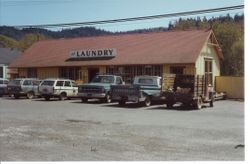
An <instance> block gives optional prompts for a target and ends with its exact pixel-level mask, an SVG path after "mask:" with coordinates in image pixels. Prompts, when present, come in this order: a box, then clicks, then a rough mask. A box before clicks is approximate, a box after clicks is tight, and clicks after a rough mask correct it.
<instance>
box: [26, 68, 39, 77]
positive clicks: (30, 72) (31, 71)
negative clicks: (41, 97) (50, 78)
mask: <svg viewBox="0 0 250 164" xmlns="http://www.w3.org/2000/svg"><path fill="white" fill-rule="evenodd" d="M27 76H28V77H29V78H36V77H37V69H36V68H28V72H27Z"/></svg>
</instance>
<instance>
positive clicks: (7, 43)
mask: <svg viewBox="0 0 250 164" xmlns="http://www.w3.org/2000/svg"><path fill="white" fill-rule="evenodd" d="M0 47H2V48H4V47H8V48H17V49H19V48H20V47H19V43H18V41H16V40H15V39H12V38H9V37H7V36H4V35H0Z"/></svg>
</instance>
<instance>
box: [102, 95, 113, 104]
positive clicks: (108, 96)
mask: <svg viewBox="0 0 250 164" xmlns="http://www.w3.org/2000/svg"><path fill="white" fill-rule="evenodd" d="M101 102H103V103H111V97H110V94H107V95H106V97H105V98H104V99H102V100H101Z"/></svg>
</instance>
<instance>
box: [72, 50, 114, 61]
mask: <svg viewBox="0 0 250 164" xmlns="http://www.w3.org/2000/svg"><path fill="white" fill-rule="evenodd" d="M116 55H117V53H116V49H114V48H111V49H97V50H76V51H71V52H70V58H73V59H81V58H111V57H115V56H116Z"/></svg>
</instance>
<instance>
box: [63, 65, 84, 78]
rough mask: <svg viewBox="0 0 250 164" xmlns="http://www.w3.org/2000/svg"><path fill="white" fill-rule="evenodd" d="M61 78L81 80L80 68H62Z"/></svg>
mask: <svg viewBox="0 0 250 164" xmlns="http://www.w3.org/2000/svg"><path fill="white" fill-rule="evenodd" d="M59 77H60V78H65V79H71V80H80V79H81V72H80V67H61V68H59Z"/></svg>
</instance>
